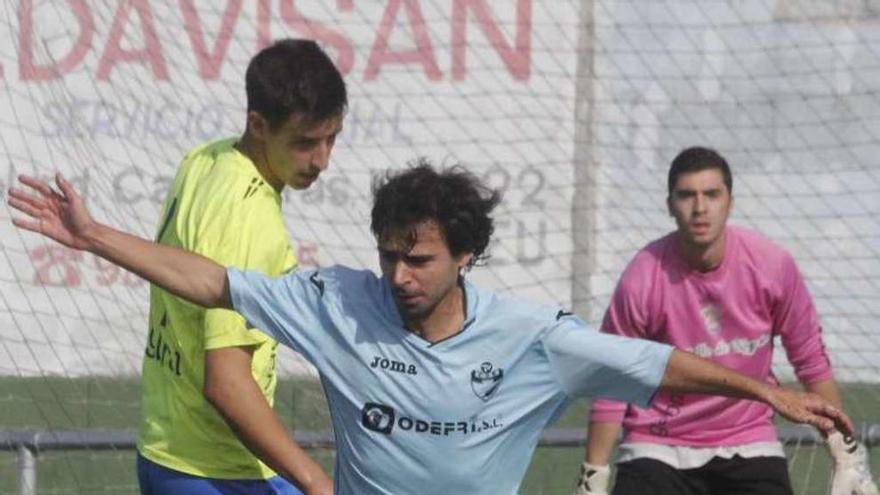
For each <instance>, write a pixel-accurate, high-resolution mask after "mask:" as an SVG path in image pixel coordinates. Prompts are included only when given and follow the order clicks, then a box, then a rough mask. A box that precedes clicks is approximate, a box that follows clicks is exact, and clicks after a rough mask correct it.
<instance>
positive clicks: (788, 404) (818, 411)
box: [768, 387, 853, 435]
mask: <svg viewBox="0 0 880 495" xmlns="http://www.w3.org/2000/svg"><path fill="white" fill-rule="evenodd" d="M768 402H769V403H770V405H771V406H773V409H775V410H776V412H778V413H779V414H780V415H782V417H784V418H785V419H787V420H789V421H792V422H794V423H803V424H808V425H812V426H814V427H816V428H817V429H819V430H820V431H822V432H824V433H825V434H826V435H829V434H831V432H833V431H839V432H841V433H843V434H844V435H852V434H853V425H852V421H850V419H849V416H847V415H846V413H844V412H843V411H841V410H840V409H838V408H836V407H834V406H832V405H831V404H829V403H828V402H827V401H825V400H824V399H823V398H822V397H820V396H818V395H816V394H813V393H807V392H798V391H795V390H789V389H786V388H782V387H774V388H773V391H772V393H771V396H770V398H769V399H768Z"/></svg>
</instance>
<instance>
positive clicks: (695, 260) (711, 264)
mask: <svg viewBox="0 0 880 495" xmlns="http://www.w3.org/2000/svg"><path fill="white" fill-rule="evenodd" d="M679 245H680V246H681V253H682V258H683V259H684V262H685V264H687V266H688V267H690V268H691V269H693V270H696V271H699V272H703V273H706V272H711V271H712V270H715V269H716V268H718V267H719V266H721V262H722V261H724V252H725V250H726V247H727V234H726V232H722V233H721V236H719V237H718V239H716V240H715V241H714V242H712V243H710V244H708V245H698V244H693V243H689V242H686V241H684V240H682V239H680V240H679Z"/></svg>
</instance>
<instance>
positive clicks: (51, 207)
mask: <svg viewBox="0 0 880 495" xmlns="http://www.w3.org/2000/svg"><path fill="white" fill-rule="evenodd" d="M19 182H21V184H22V185H23V186H26V188H27V189H10V190H9V206H11V207H13V208H15V209H16V210H19V211H21V212H22V213H24V214H26V215H27V216H28V217H29V218H28V219H13V220H12V223H13V224H15V226H16V227H19V228H22V229H25V230H30V231H32V232H36V233H38V234H42V235H44V236H46V237H48V238H50V239H53V240H55V241H57V242H59V243H61V244H63V245H65V246H67V247H69V248H73V249H77V250H81V251H89V252H91V253H94V254H96V255H98V256H100V257H101V258H104V259H106V260H108V261H110V262H111V263H113V264H115V265H118V266H121V267H122V268H125V269H126V270H129V271H131V272H134V273H136V274H137V275H140V276H141V277H143V278H144V279H146V280H148V281H149V282H151V283H153V284H155V285H157V286H159V287H161V288H163V289H165V290H167V291H168V292H170V293H172V294H174V295H176V296H179V297H181V298H183V299H186V300H188V301H190V302H193V303H195V304H198V305H200V306H204V307H209V308H216V307H223V308H231V302H230V296H229V286H228V282H227V280H226V270H225V269H224V268H223V267H222V266H220V265H218V264H217V263H214V262H213V261H211V260H209V259H208V258H205V257H204V256H200V255H197V254H193V253H189V252H187V251H184V250H182V249H178V248H175V247H171V246H164V245H161V244H157V243H155V242H151V241H147V240H144V239H141V238H139V237H136V236H133V235H130V234H126V233H125V232H121V231H119V230H116V229H113V228H111V227H108V226H106V225H103V224H100V223H98V222H95V221H94V220H93V219H92V217H91V215H90V214H89V211H88V209H87V208H86V206H85V203H84V202H83V200H82V198H81V197H80V196H79V194H77V193H76V191H74V189H73V187H72V186H71V185H70V183H69V182H67V180H65V179H64V177H62V176H61V174H57V175H56V176H55V184H56V185H57V187H58V190H57V191H56V190H53V189H52V187H51V186H50V185H49V184H47V183H45V182H43V181H41V180H38V179H35V178H33V177H28V176H24V175H23V176H20V177H19Z"/></svg>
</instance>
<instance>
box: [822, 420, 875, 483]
mask: <svg viewBox="0 0 880 495" xmlns="http://www.w3.org/2000/svg"><path fill="white" fill-rule="evenodd" d="M828 450H829V451H830V452H831V457H833V458H834V475H833V477H832V479H831V495H878V494H880V492H878V490H877V485H876V484H875V483H874V480H873V478H872V476H871V470H870V468H869V467H868V451H867V449H865V446H864V445H863V444H862V443H860V442H857V441H856V439H855V438H853V437H851V436H844V435H843V434H841V433H840V432H837V431H835V432H833V433H831V434H830V435H828Z"/></svg>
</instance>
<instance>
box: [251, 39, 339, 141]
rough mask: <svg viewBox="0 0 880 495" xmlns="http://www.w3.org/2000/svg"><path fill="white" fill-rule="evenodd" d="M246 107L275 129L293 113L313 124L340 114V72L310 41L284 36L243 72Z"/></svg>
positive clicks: (254, 59) (267, 48)
mask: <svg viewBox="0 0 880 495" xmlns="http://www.w3.org/2000/svg"><path fill="white" fill-rule="evenodd" d="M245 89H246V91H247V109H248V111H255V112H257V113H259V114H260V115H262V116H263V117H264V118H265V119H266V120H267V122H268V123H269V128H270V129H272V130H277V129H278V128H279V127H281V126H282V125H283V124H284V123H285V122H286V121H287V119H288V118H289V117H290V116H291V115H293V114H302V115H303V116H304V117H305V118H306V119H307V121H309V122H312V123H318V122H322V121H324V120H327V119H328V118H331V117H335V116H337V115H342V114H343V113H344V112H345V109H346V107H347V105H348V94H347V92H346V89H345V81H343V80H342V74H340V73H339V70H337V69H336V66H335V65H333V62H332V61H331V60H330V57H328V56H327V54H326V53H324V50H322V49H321V47H320V46H318V44H317V43H315V42H314V41H311V40H301V39H291V38H286V39H282V40H279V41H276V42H275V43H273V44H272V45H270V46H268V47H266V48H264V49H263V50H261V51H260V52H259V53H258V54H257V55H255V56H254V58H252V59H251V61H250V63H249V64H248V68H247V72H246V73H245Z"/></svg>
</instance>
